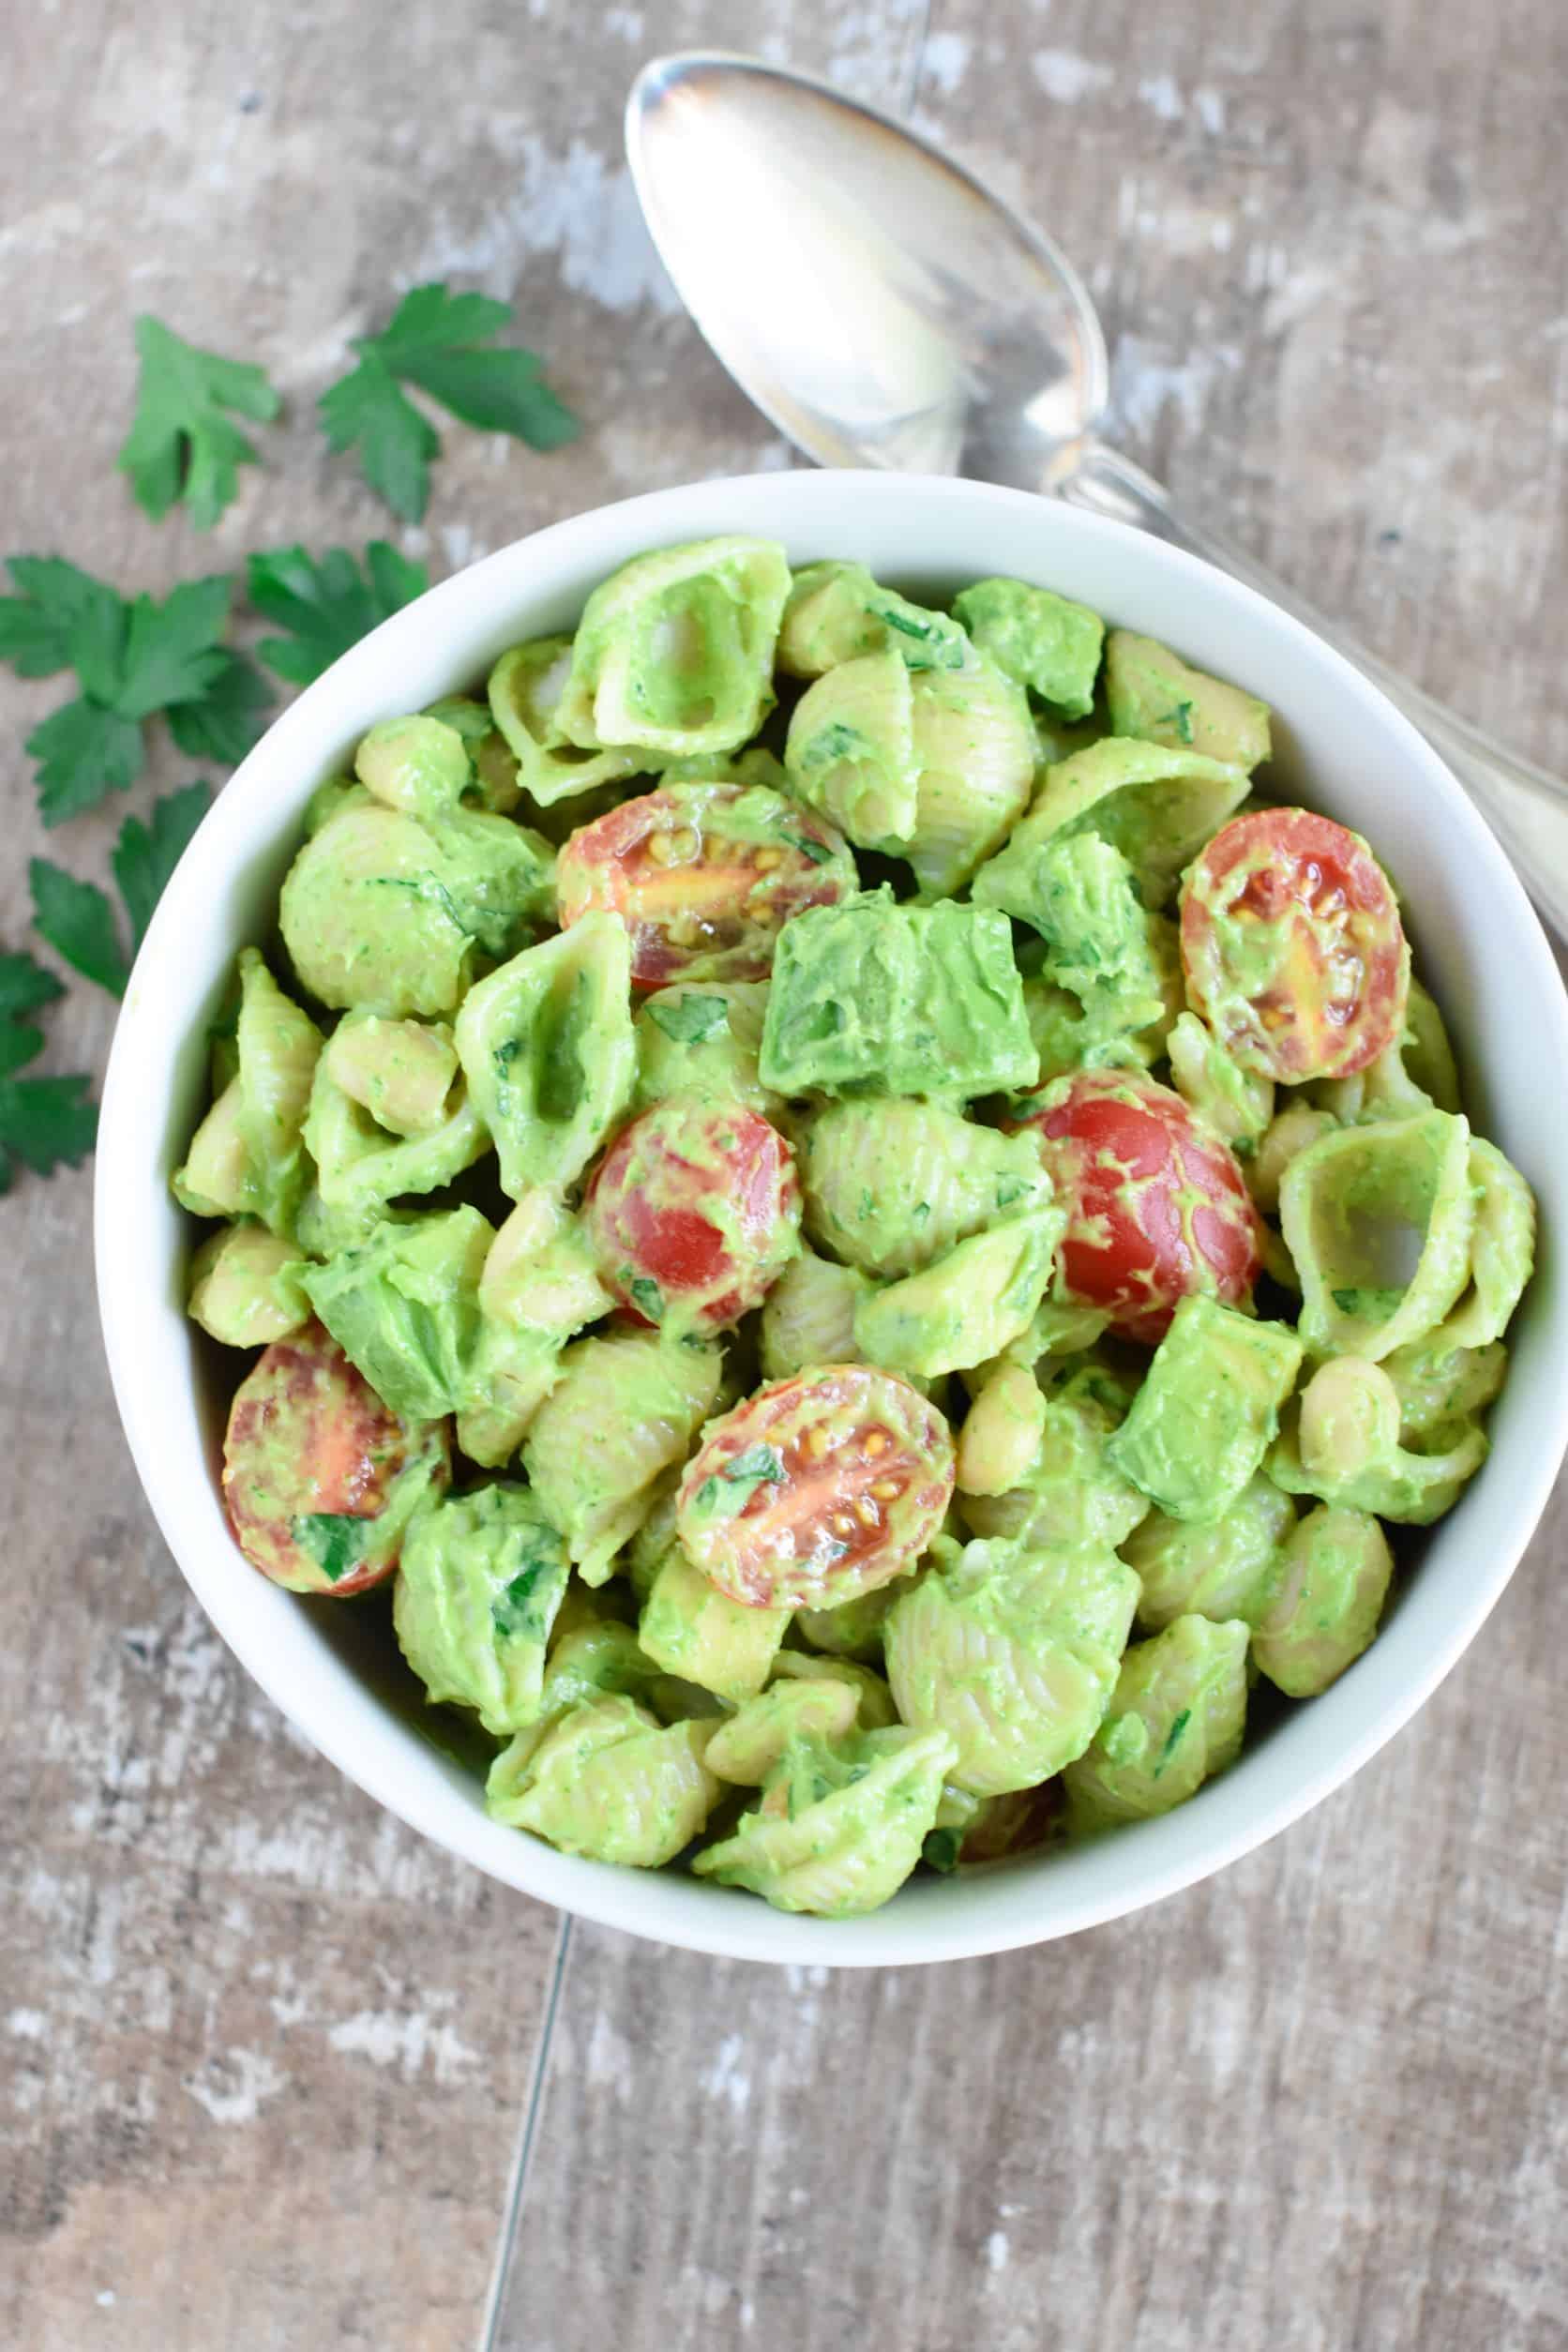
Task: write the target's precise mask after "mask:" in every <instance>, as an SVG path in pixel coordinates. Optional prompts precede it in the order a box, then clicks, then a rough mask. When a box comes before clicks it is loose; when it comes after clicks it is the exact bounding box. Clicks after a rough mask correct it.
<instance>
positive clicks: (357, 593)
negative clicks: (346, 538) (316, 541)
mask: <svg viewBox="0 0 1568 2352" xmlns="http://www.w3.org/2000/svg"><path fill="white" fill-rule="evenodd" d="M248 576H249V588H250V601H251V603H252V604H253V605H254V606H255V608H256V610H257V611H258V612H260V613H261V614H262V615H263V616H264V619H266V620H268V621H273V622H276V623H277V625H278V626H279V628H282V629H287V631H288V632H289V634H288V636H287V637H268V638H264V639H263V641H262V642H261V644H260V645H259V646H258V647H257V649H256V650H257V652H258V653H259V654H260V656H261V657H262V659H263V660H264V662H265V663H266V665H267V667H268V669H269V670H275V671H277V673H278V675H279V677H280V678H286V679H287V680H288V682H289V684H290V685H291V686H309V683H310V681H311V679H312V678H319V677H320V676H321V673H322V671H324V670H325V669H327V668H328V667H329V666H330V664H331V663H333V662H335V661H336V660H337V658H338V656H339V654H346V653H347V652H348V649H349V647H350V646H351V645H357V643H358V642H359V640H360V639H361V638H362V637H364V636H366V635H368V633H369V631H370V630H371V629H373V628H374V627H375V626H377V624H378V623H379V622H382V621H384V620H385V619H386V618H387V616H388V614H390V613H393V612H396V611H399V610H400V607H402V606H403V605H405V604H412V603H413V602H414V599H415V596H423V595H424V593H425V590H426V588H427V586H428V585H429V580H428V578H427V575H426V571H425V566H424V565H423V564H411V563H410V562H409V561H408V560H407V558H406V557H405V556H401V555H400V554H399V552H398V550H397V549H396V548H395V547H389V546H388V545H387V543H386V541H385V540H384V539H372V540H371V542H370V544H369V547H368V548H367V549H366V550H365V556H364V573H363V575H362V574H361V572H360V569H359V567H358V565H356V564H355V562H354V557H353V556H352V555H351V554H350V552H349V550H348V549H347V548H346V547H330V548H328V549H327V550H326V553H325V554H324V555H323V556H321V557H320V558H319V559H318V558H314V557H311V556H309V555H307V554H306V552H305V550H304V549H303V548H302V547H275V548H270V549H267V550H264V552H263V553H261V554H260V555H252V556H251V558H250V560H249V567H248Z"/></svg>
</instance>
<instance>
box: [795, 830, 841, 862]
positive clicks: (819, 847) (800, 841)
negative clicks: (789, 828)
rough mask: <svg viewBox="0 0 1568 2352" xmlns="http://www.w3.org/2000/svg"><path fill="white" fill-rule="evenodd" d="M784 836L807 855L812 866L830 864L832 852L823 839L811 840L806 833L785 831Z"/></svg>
mask: <svg viewBox="0 0 1568 2352" xmlns="http://www.w3.org/2000/svg"><path fill="white" fill-rule="evenodd" d="M784 838H785V840H786V841H788V842H790V843H791V844H792V846H793V847H794V848H795V849H797V850H799V851H800V852H802V854H803V855H804V856H807V857H808V858H809V859H810V860H811V863H812V865H813V866H831V865H832V863H833V852H832V851H831V850H830V849H829V848H828V845H827V843H826V842H825V841H813V839H812V838H811V836H810V835H809V834H808V833H787V834H786V835H785V836H784Z"/></svg>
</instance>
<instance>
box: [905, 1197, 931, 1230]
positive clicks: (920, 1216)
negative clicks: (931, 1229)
mask: <svg viewBox="0 0 1568 2352" xmlns="http://www.w3.org/2000/svg"><path fill="white" fill-rule="evenodd" d="M910 1214H912V1217H913V1218H914V1221H915V1223H916V1224H917V1225H924V1224H925V1222H926V1219H927V1217H928V1216H929V1215H930V1214H931V1204H930V1202H929V1201H928V1200H917V1201H916V1202H915V1204H914V1207H913V1209H912V1211H911V1213H910Z"/></svg>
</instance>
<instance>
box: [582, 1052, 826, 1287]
mask: <svg viewBox="0 0 1568 2352" xmlns="http://www.w3.org/2000/svg"><path fill="white" fill-rule="evenodd" d="M587 1217H588V1230H589V1234H590V1236H591V1237H592V1240H593V1244H594V1254H595V1257H596V1260H597V1263H598V1269H599V1274H600V1275H601V1277H602V1279H603V1281H604V1283H605V1285H606V1287H607V1289H611V1290H612V1291H613V1292H614V1294H615V1296H616V1297H617V1298H618V1299H620V1301H621V1302H622V1304H623V1305H625V1306H626V1307H628V1308H629V1309H630V1310H631V1311H632V1313H634V1314H635V1315H637V1316H639V1317H640V1318H641V1320H643V1321H644V1322H649V1323H657V1324H658V1325H659V1326H660V1328H661V1329H662V1330H663V1331H665V1332H667V1333H672V1334H682V1333H685V1332H688V1331H704V1332H714V1331H723V1330H725V1329H727V1328H728V1327H729V1325H730V1324H731V1323H738V1322H739V1321H740V1319H741V1317H742V1316H743V1315H745V1314H746V1313H748V1312H749V1310H750V1309H751V1308H752V1307H754V1306H760V1305H761V1303H762V1301H763V1299H764V1298H765V1297H766V1295H767V1293H768V1291H769V1290H770V1289H772V1288H773V1286H774V1284H775V1283H776V1281H777V1279H778V1277H779V1275H780V1274H782V1273H783V1271H784V1269H785V1267H786V1266H787V1265H788V1263H789V1261H790V1259H791V1258H792V1256H793V1254H794V1248H795V1237H796V1235H797V1234H798V1233H799V1231H800V1186H799V1184H797V1183H796V1181H795V1170H794V1161H793V1159H792V1155H791V1152H790V1147H789V1145H788V1144H787V1143H786V1142H785V1140H784V1138H783V1137H782V1136H781V1135H780V1134H779V1132H778V1130H777V1128H776V1127H772V1126H770V1125H769V1124H768V1122H767V1121H766V1120H765V1119H763V1118H761V1116H760V1115H759V1114H758V1113H757V1112H756V1111H754V1110H747V1109H746V1108H744V1106H743V1105H742V1104H740V1103H709V1102H697V1101H694V1100H691V1099H689V1098H686V1097H683V1096H681V1095H678V1094H676V1095H671V1096H670V1097H669V1098H668V1099H667V1100H666V1101H664V1102H662V1103H656V1104H655V1105H654V1107H653V1108H652V1109H651V1110H645V1111H644V1112H643V1113H642V1116H641V1118H640V1119H634V1120H633V1121H632V1123H631V1124H630V1126H629V1127H623V1128H622V1130H621V1132H620V1134H619V1135H618V1136H617V1137H616V1138H615V1140H614V1142H613V1143H611V1146H610V1149H609V1151H608V1152H606V1153H605V1155H604V1157H603V1159H602V1160H600V1162H599V1164H598V1167H597V1168H596V1170H595V1172H594V1176H593V1179H592V1181H591V1183H590V1185H589V1192H588V1209H587Z"/></svg>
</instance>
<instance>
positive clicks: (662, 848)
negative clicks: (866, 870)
mask: <svg viewBox="0 0 1568 2352" xmlns="http://www.w3.org/2000/svg"><path fill="white" fill-rule="evenodd" d="M855 886H856V876H855V868H854V861H853V859H852V857H851V855H850V852H849V847H848V844H847V843H846V842H845V840H844V838H843V837H842V836H841V835H840V834H838V833H836V832H835V831H834V829H833V827H832V826H831V825H830V824H827V823H825V822H823V820H822V818H820V817H817V816H814V815H813V814H812V812H811V811H810V810H809V809H807V808H804V807H800V806H799V805H798V804H797V803H796V802H794V801H789V800H786V799H785V798H784V797H783V795H782V793H779V792H770V791H769V790H768V788H767V787H766V786H765V785H756V784H750V785H747V784H670V785H666V786H665V787H664V789H663V790H662V791H660V792H644V793H643V794H642V795H641V798H640V799H637V800H626V801H623V802H622V803H621V805H620V807H618V808H612V809H611V810H610V811H609V813H608V815H606V816H603V817H600V818H598V819H597V820H596V822H594V823H593V824H590V825H583V826H582V827H581V828H580V831H579V832H577V833H574V834H573V835H572V836H571V837H570V839H569V840H568V841H567V842H566V844H565V848H564V849H563V850H562V852H561V855H560V858H559V860H558V861H557V865H556V893H557V897H558V901H559V907H560V917H561V927H562V929H563V930H565V929H566V928H567V927H568V926H569V925H571V924H573V923H575V922H576V921H577V919H578V917H579V915H580V914H584V913H586V912H587V911H588V909H589V908H590V907H608V908H609V909H610V911H611V913H613V914H618V915H619V916H620V917H621V919H622V921H623V922H624V923H625V924H626V928H627V929H628V931H629V932H630V933H631V976H632V982H633V985H634V986H635V987H637V988H664V987H666V986H667V985H668V984H669V982H671V980H765V979H766V978H767V976H768V973H769V972H770V971H771V970H772V968H773V948H774V942H775V941H776V938H777V937H778V934H779V932H780V931H781V930H782V929H783V927H784V925H785V924H786V923H787V922H788V921H789V919H790V917H791V915H792V914H799V913H800V912H801V910H802V909H803V908H804V907H821V906H831V905H833V904H834V903H835V902H836V901H837V899H839V898H842V897H844V896H845V895H846V893H848V892H850V891H852V890H853V889H854V888H855Z"/></svg>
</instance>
